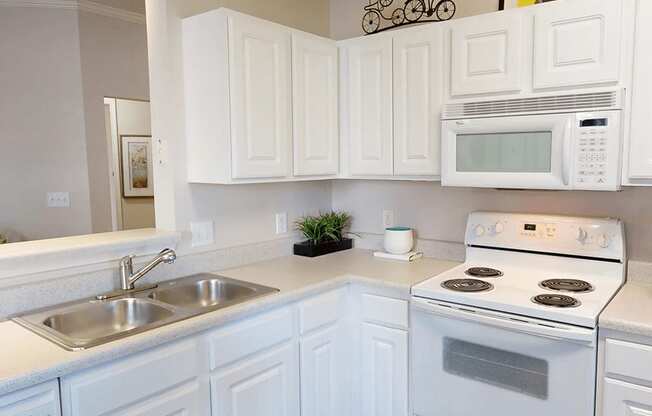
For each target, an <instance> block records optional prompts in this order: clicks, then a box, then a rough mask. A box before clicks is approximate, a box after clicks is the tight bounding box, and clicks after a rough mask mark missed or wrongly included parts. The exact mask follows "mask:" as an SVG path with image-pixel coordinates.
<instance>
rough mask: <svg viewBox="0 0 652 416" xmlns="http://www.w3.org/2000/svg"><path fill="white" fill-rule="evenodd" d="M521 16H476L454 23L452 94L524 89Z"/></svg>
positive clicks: (508, 14) (452, 26)
mask: <svg viewBox="0 0 652 416" xmlns="http://www.w3.org/2000/svg"><path fill="white" fill-rule="evenodd" d="M522 38H523V31H522V16H521V15H520V14H518V13H500V14H494V15H491V18H487V16H476V17H471V18H467V19H464V20H461V21H459V22H455V23H454V24H452V25H451V68H450V70H451V74H450V79H451V86H450V92H451V95H452V96H462V95H468V94H486V93H499V94H503V93H509V92H518V91H520V90H521V72H522V65H523V62H524V60H523V59H522V50H523V45H522Z"/></svg>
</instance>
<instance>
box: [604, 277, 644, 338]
mask: <svg viewBox="0 0 652 416" xmlns="http://www.w3.org/2000/svg"><path fill="white" fill-rule="evenodd" d="M599 327H600V328H601V329H609V330H613V331H619V332H624V333H627V334H632V335H641V336H647V337H652V284H649V283H645V282H640V281H630V282H628V283H627V284H625V286H623V288H622V289H621V290H620V292H618V294H617V295H616V296H615V297H614V299H613V300H612V301H611V303H609V305H607V307H606V308H605V310H604V311H603V312H602V314H601V315H600V321H599Z"/></svg>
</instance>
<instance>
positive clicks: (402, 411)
mask: <svg viewBox="0 0 652 416" xmlns="http://www.w3.org/2000/svg"><path fill="white" fill-rule="evenodd" d="M361 352H362V374H361V377H360V378H361V383H362V414H363V415H365V416H406V415H407V413H408V334H407V332H406V331H402V330H399V329H392V328H386V327H383V326H379V325H373V324H366V323H365V324H362V351H361Z"/></svg>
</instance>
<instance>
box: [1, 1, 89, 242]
mask: <svg viewBox="0 0 652 416" xmlns="http://www.w3.org/2000/svg"><path fill="white" fill-rule="evenodd" d="M82 94H83V92H82V84H81V64H80V53H79V27H78V20H77V12H76V11H74V10H63V9H49V8H32V7H27V8H19V7H0V143H1V144H2V147H0V190H1V191H2V197H0V233H4V232H6V233H7V234H8V235H9V237H10V239H11V240H17V239H18V240H24V239H30V240H32V239H42V238H49V237H52V236H65V235H75V234H88V233H90V232H91V217H90V210H89V189H88V188H89V184H88V173H87V163H86V141H85V138H84V136H85V128H84V122H83V120H84V107H83V97H82ZM48 191H67V192H70V193H71V203H72V206H71V208H47V205H46V193H47V192H48Z"/></svg>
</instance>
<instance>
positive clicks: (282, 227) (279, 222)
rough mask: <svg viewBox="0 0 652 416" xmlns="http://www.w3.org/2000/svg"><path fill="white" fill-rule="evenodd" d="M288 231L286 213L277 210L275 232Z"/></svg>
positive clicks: (282, 232) (283, 232)
mask: <svg viewBox="0 0 652 416" xmlns="http://www.w3.org/2000/svg"><path fill="white" fill-rule="evenodd" d="M287 232H288V213H287V212H279V213H277V214H276V234H285V233H287Z"/></svg>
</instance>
